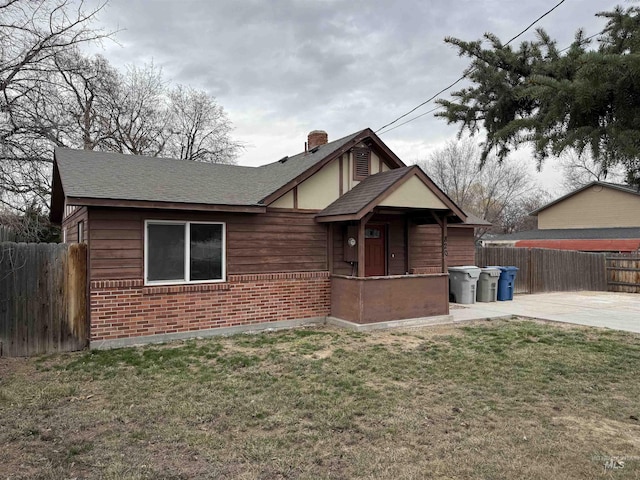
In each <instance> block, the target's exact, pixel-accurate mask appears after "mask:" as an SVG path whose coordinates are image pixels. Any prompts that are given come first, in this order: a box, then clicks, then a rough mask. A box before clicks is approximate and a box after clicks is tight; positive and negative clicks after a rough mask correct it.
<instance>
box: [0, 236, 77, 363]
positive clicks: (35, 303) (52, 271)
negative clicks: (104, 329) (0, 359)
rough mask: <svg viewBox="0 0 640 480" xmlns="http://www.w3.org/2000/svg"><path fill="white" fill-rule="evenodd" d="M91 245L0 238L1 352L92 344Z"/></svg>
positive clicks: (21, 352)
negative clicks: (89, 312)
mask: <svg viewBox="0 0 640 480" xmlns="http://www.w3.org/2000/svg"><path fill="white" fill-rule="evenodd" d="M88 338H89V325H88V316H87V247H86V245H84V244H71V245H69V244H53V243H9V242H6V243H0V356H8V357H16V356H27V355H37V354H42V353H49V352H63V351H73V350H81V349H83V348H85V347H86V346H87V345H88Z"/></svg>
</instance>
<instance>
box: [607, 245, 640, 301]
mask: <svg viewBox="0 0 640 480" xmlns="http://www.w3.org/2000/svg"><path fill="white" fill-rule="evenodd" d="M607 282H608V283H609V290H610V291H612V292H628V293H640V253H631V254H608V255H607Z"/></svg>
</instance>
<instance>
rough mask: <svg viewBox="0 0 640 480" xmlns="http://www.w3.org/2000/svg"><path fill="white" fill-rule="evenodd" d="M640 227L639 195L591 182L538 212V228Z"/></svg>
mask: <svg viewBox="0 0 640 480" xmlns="http://www.w3.org/2000/svg"><path fill="white" fill-rule="evenodd" d="M612 227H640V195H635V194H633V193H626V192H622V191H620V190H616V189H614V188H609V187H604V186H602V185H594V186H592V187H589V188H588V189H586V190H583V191H582V192H579V193H576V194H575V195H573V196H571V197H569V198H566V199H564V200H562V201H561V202H559V203H557V204H555V205H553V206H551V207H549V208H547V209H545V210H543V211H541V212H540V213H538V228H539V229H541V230H547V229H559V228H612Z"/></svg>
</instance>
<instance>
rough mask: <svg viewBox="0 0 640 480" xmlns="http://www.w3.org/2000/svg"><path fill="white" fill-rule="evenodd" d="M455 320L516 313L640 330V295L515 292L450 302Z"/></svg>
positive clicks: (504, 315) (496, 316)
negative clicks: (507, 297) (508, 297)
mask: <svg viewBox="0 0 640 480" xmlns="http://www.w3.org/2000/svg"><path fill="white" fill-rule="evenodd" d="M450 314H451V315H452V316H453V320H454V322H458V321H464V320H475V319H487V318H500V317H510V316H513V315H517V316H523V317H529V318H537V319H540V320H551V321H555V322H565V323H574V324H578V325H588V326H590V327H606V328H612V329H615V330H624V331H627V332H636V333H640V294H637V293H635V294H634V293H614V292H555V293H540V294H534V295H515V296H514V299H513V300H512V301H508V302H491V303H475V304H472V305H458V304H451V310H450Z"/></svg>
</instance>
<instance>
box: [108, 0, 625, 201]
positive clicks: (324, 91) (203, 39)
mask: <svg viewBox="0 0 640 480" xmlns="http://www.w3.org/2000/svg"><path fill="white" fill-rule="evenodd" d="M556 3H557V0H518V1H513V0H502V1H497V0H446V1H445V0H431V1H427V0H422V1H420V0H398V1H374V0H250V1H249V0H247V1H245V0H209V1H207V0H182V1H176V0H171V1H168V0H109V3H108V5H107V7H106V9H105V10H104V12H103V13H102V14H101V15H100V18H99V21H100V24H101V25H102V26H103V27H104V28H106V29H120V32H119V33H118V34H117V35H116V38H117V40H118V42H119V45H116V44H115V43H112V42H107V43H105V44H104V45H103V47H102V51H101V53H102V54H103V55H105V56H106V57H107V58H108V59H109V60H110V61H111V63H113V64H114V65H116V66H119V67H123V66H124V65H127V64H136V65H142V64H144V63H145V62H151V61H153V62H154V63H155V65H157V66H160V67H162V70H163V73H164V76H165V77H166V79H167V80H169V81H171V82H173V83H182V84H185V85H191V86H193V87H196V88H199V89H204V90H207V91H208V92H209V93H211V94H212V95H214V96H215V97H216V99H217V101H218V103H219V104H220V105H222V106H223V107H224V108H225V109H226V111H227V113H228V115H229V117H230V119H231V121H232V122H233V124H234V126H235V130H234V137H235V138H236V139H238V140H241V141H243V142H245V143H246V144H247V145H248V148H247V150H246V152H245V153H244V154H243V155H242V156H241V157H240V158H239V163H240V164H241V165H260V164H263V163H267V162H271V161H274V160H277V159H279V158H281V157H283V156H284V155H292V154H295V153H298V152H300V151H301V150H302V149H303V148H304V141H305V140H306V135H307V133H308V132H309V131H310V130H313V129H322V130H326V131H327V132H328V134H329V140H333V139H336V138H339V137H342V136H344V135H347V134H350V133H352V132H355V131H358V130H361V129H363V128H366V127H371V128H372V129H374V130H377V129H378V128H379V127H381V126H382V125H384V124H386V123H388V122H390V121H391V120H393V119H394V118H396V117H397V116H399V115H401V114H402V113H405V112H406V111H408V110H409V109H411V108H412V107H414V106H416V105H417V104H419V103H421V102H422V101H424V100H426V99H427V98H429V97H430V96H431V95H433V94H434V93H436V92H437V91H438V90H440V89H441V88H443V87H444V86H446V85H448V84H450V83H451V82H452V81H454V80H455V79H457V78H458V77H459V76H460V75H461V73H462V71H463V70H464V68H465V67H466V66H467V65H468V60H465V59H461V58H458V56H457V52H456V50H455V49H453V48H452V47H451V46H449V45H447V44H445V43H444V38H445V37H446V36H454V37H458V38H461V39H464V40H475V39H478V38H480V37H481V36H482V35H483V33H485V32H492V33H495V34H497V35H498V36H499V37H500V38H501V39H503V41H506V40H508V39H509V38H511V37H512V36H514V35H515V34H517V33H518V32H520V31H521V30H523V29H524V28H525V27H526V26H527V25H528V24H529V23H531V22H532V21H533V20H534V19H536V18H537V17H538V16H540V15H541V14H542V13H544V12H545V11H546V10H548V9H549V8H551V7H552V6H553V5H555V4H556ZM620 3H621V2H616V1H607V0H567V1H566V2H565V3H564V4H563V5H561V6H560V7H558V8H557V9H556V10H555V11H554V12H553V13H551V14H550V15H549V16H547V17H546V18H545V19H543V20H542V21H541V22H540V23H539V24H538V26H541V27H543V28H545V29H546V30H547V32H548V33H549V34H550V35H551V36H552V37H553V38H556V39H557V40H558V45H560V46H561V47H564V46H566V45H569V44H570V43H571V40H572V39H573V36H574V33H575V31H576V30H577V29H578V28H580V27H582V28H584V30H585V33H586V34H587V35H591V34H594V33H597V32H598V31H600V30H601V29H602V28H603V26H604V22H603V20H602V19H599V18H596V17H595V13H596V12H599V11H603V10H610V9H612V8H613V7H614V6H616V5H618V4H620ZM533 36H534V32H533V29H532V30H530V31H529V32H528V33H527V34H525V35H524V36H523V37H521V39H520V40H522V39H524V40H526V39H532V38H533ZM433 107H434V104H432V103H431V104H428V105H426V106H425V107H423V108H422V109H420V110H418V111H417V112H416V114H420V113H423V112H425V111H427V110H429V109H431V108H433ZM456 132H457V127H456V126H454V125H447V124H446V122H445V121H444V120H443V119H439V118H435V117H433V114H429V115H426V116H424V117H422V118H420V119H418V120H416V121H414V122H412V123H410V124H407V125H405V126H403V127H400V128H398V129H395V130H393V131H391V132H389V133H387V134H384V135H381V138H382V139H383V140H384V141H385V142H386V143H387V145H389V147H390V148H391V149H392V150H394V151H395V152H396V153H397V154H398V155H399V156H400V158H402V159H403V160H404V161H405V163H413V162H415V161H416V160H418V159H421V158H426V157H427V156H428V155H429V153H430V152H431V151H433V150H434V149H436V148H439V147H441V146H442V145H443V144H444V143H445V142H446V141H447V140H449V139H453V138H454V137H455V134H456ZM516 158H517V159H518V161H521V162H523V163H527V164H529V165H531V166H533V163H534V162H533V161H530V162H528V161H527V155H526V152H525V153H523V152H520V153H518V154H516ZM557 177H558V175H557V174H556V173H554V165H553V162H551V163H550V165H549V166H548V167H547V168H545V170H544V172H543V174H542V175H541V176H540V177H539V178H540V179H541V181H542V182H543V183H544V185H545V186H546V187H547V188H548V189H550V190H552V191H553V190H556V189H557V184H556V183H555V182H556V180H557ZM554 193H555V192H554Z"/></svg>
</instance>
